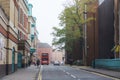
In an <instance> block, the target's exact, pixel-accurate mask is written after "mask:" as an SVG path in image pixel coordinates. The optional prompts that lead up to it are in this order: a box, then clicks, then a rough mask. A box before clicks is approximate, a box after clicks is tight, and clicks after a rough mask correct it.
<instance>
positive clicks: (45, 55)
mask: <svg viewBox="0 0 120 80" xmlns="http://www.w3.org/2000/svg"><path fill="white" fill-rule="evenodd" d="M41 64H42V65H44V64H47V65H48V64H49V54H48V53H42V54H41Z"/></svg>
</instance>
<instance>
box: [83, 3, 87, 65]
mask: <svg viewBox="0 0 120 80" xmlns="http://www.w3.org/2000/svg"><path fill="white" fill-rule="evenodd" d="M84 9H85V11H84V18H85V21H86V20H87V4H86V3H85V5H84ZM84 55H85V56H84V58H85V59H84V60H85V65H87V59H86V58H87V24H86V22H85V24H84Z"/></svg>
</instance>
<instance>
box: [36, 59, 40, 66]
mask: <svg viewBox="0 0 120 80" xmlns="http://www.w3.org/2000/svg"><path fill="white" fill-rule="evenodd" d="M39 65H40V60H39V59H37V67H39Z"/></svg>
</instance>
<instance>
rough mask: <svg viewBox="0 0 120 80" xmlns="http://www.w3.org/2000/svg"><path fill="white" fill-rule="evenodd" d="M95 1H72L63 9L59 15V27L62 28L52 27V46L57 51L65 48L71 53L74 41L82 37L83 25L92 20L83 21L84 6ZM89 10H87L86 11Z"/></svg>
mask: <svg viewBox="0 0 120 80" xmlns="http://www.w3.org/2000/svg"><path fill="white" fill-rule="evenodd" d="M94 1H96V0H72V2H68V3H67V4H66V5H65V9H64V10H63V11H62V12H61V14H60V15H59V17H58V18H59V20H60V23H59V25H60V26H62V27H63V28H58V27H53V30H54V32H53V33H52V35H53V36H54V39H53V43H52V44H53V45H54V46H59V49H63V48H65V49H66V50H68V51H72V47H74V46H73V45H74V42H75V40H78V39H80V38H82V37H83V24H84V23H87V22H89V21H91V20H93V18H88V19H87V20H84V14H83V13H84V11H85V9H84V8H85V4H90V3H92V2H94ZM89 10H91V9H89V8H87V11H89Z"/></svg>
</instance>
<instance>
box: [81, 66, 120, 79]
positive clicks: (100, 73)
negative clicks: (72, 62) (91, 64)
mask: <svg viewBox="0 0 120 80" xmlns="http://www.w3.org/2000/svg"><path fill="white" fill-rule="evenodd" d="M79 69H81V70H85V71H89V72H95V73H99V74H103V75H106V76H110V77H113V78H117V79H120V78H119V77H115V76H112V75H109V74H105V73H102V72H99V71H93V70H88V69H83V68H79Z"/></svg>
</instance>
